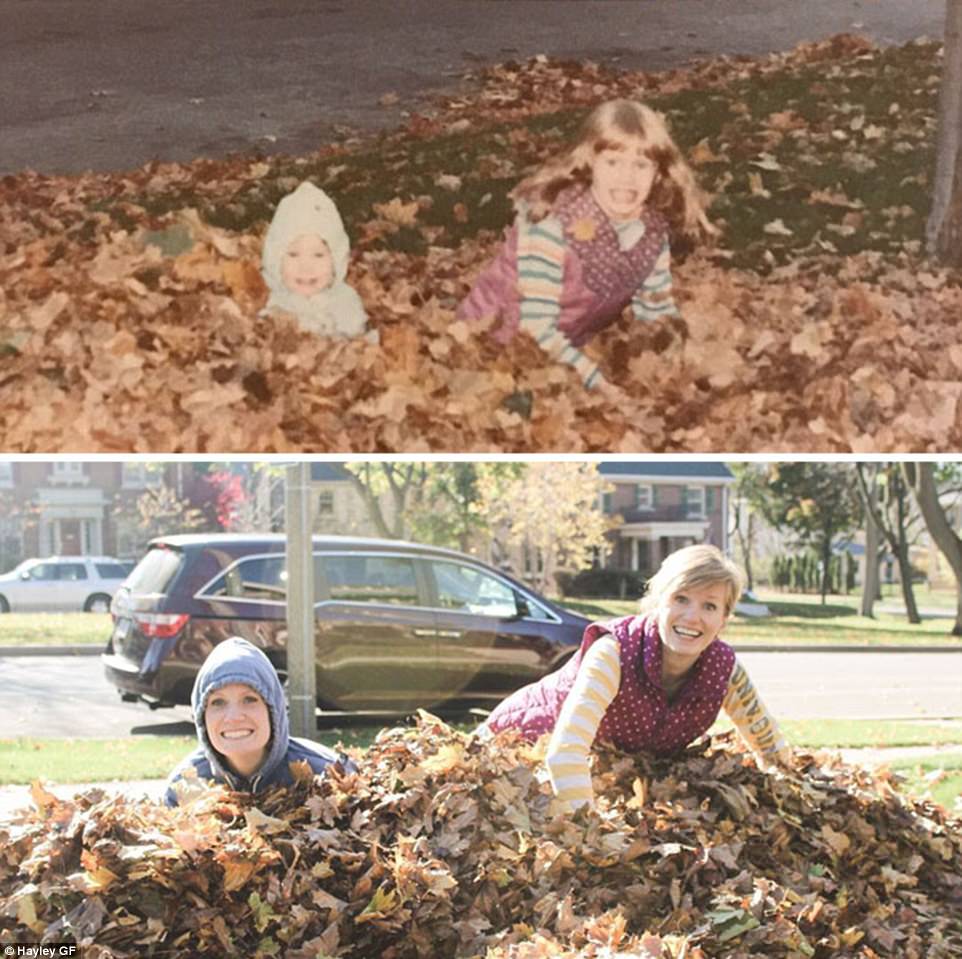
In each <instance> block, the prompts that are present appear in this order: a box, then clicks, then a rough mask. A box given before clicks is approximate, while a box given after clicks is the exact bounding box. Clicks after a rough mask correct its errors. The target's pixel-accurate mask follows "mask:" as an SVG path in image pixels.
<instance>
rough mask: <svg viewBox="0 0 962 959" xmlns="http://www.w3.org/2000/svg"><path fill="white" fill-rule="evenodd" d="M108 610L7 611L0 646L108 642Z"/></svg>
mask: <svg viewBox="0 0 962 959" xmlns="http://www.w3.org/2000/svg"><path fill="white" fill-rule="evenodd" d="M110 628H111V621H110V614H109V613H4V614H3V615H0V646H88V645H93V646H105V645H106V644H107V640H108V639H109V638H110Z"/></svg>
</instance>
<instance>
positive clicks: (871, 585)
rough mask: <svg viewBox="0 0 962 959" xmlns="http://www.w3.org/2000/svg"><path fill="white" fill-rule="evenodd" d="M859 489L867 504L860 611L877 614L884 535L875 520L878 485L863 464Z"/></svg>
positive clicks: (860, 469) (866, 614)
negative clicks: (864, 469) (879, 556)
mask: <svg viewBox="0 0 962 959" xmlns="http://www.w3.org/2000/svg"><path fill="white" fill-rule="evenodd" d="M856 475H857V477H858V489H859V493H860V494H861V496H862V502H863V503H864V504H865V580H864V582H863V583H862V602H861V605H860V606H859V613H861V615H862V616H868V617H869V618H873V617H874V616H875V610H874V607H875V598H876V597H877V596H878V592H879V574H878V551H879V546H880V545H881V542H882V537H881V534H880V531H879V528H878V524H877V523H876V521H875V515H876V510H877V504H878V487H877V486H876V484H875V483H872V484H871V485H869V483H868V482H866V480H865V476H864V474H863V473H862V464H861V463H858V464H857V472H856Z"/></svg>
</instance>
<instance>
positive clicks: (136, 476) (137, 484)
mask: <svg viewBox="0 0 962 959" xmlns="http://www.w3.org/2000/svg"><path fill="white" fill-rule="evenodd" d="M120 485H121V486H123V488H124V489H146V488H147V486H148V485H149V480H148V475H147V464H146V463H123V464H121V468H120Z"/></svg>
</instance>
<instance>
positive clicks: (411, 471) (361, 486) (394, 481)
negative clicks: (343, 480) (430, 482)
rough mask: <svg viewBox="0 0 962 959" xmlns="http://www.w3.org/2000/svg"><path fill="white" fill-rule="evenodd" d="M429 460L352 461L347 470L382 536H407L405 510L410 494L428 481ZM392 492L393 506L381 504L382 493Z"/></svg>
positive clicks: (395, 537) (388, 537) (387, 537)
mask: <svg viewBox="0 0 962 959" xmlns="http://www.w3.org/2000/svg"><path fill="white" fill-rule="evenodd" d="M427 465H428V464H426V463H383V462H382V463H368V462H365V463H349V464H347V473H348V475H349V476H350V478H351V483H352V484H353V486H354V488H355V489H356V490H357V492H358V493H359V494H360V496H361V499H362V500H363V501H364V505H365V506H366V507H367V511H368V515H369V516H370V517H371V520H372V521H373V522H374V525H375V526H376V527H377V530H378V532H379V533H380V534H381V536H383V537H385V538H386V539H404V538H405V537H406V536H408V535H409V533H408V527H407V521H406V512H407V505H408V498H409V497H410V496H411V494H412V492H413V491H414V490H415V489H416V488H417V487H419V486H421V485H422V484H423V483H424V482H425V478H426V475H425V473H426V467H427ZM385 492H387V493H389V494H390V501H391V504H392V506H393V509H391V510H390V511H386V510H384V509H382V508H381V496H382V494H384V493H385Z"/></svg>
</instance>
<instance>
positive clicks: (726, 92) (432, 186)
mask: <svg viewBox="0 0 962 959" xmlns="http://www.w3.org/2000/svg"><path fill="white" fill-rule="evenodd" d="M760 63H761V66H760V67H757V68H756V67H751V66H749V65H747V64H745V63H742V64H741V65H734V64H732V65H728V66H726V65H725V62H724V61H719V62H718V63H717V64H715V65H714V68H713V70H714V73H713V74H712V71H711V70H710V71H708V73H706V74H704V75H703V76H704V77H707V79H697V80H695V81H694V82H692V83H689V84H686V83H684V82H681V83H679V82H678V80H677V77H672V76H667V77H666V79H665V80H664V81H663V80H662V79H660V78H659V77H658V76H657V75H650V76H641V75H627V74H626V75H620V74H618V73H617V72H616V71H605V78H604V83H603V84H600V85H598V84H596V83H595V82H593V81H591V80H589V79H581V80H579V81H577V82H579V83H581V85H582V86H583V87H585V88H586V89H591V88H593V87H596V86H597V87H598V90H599V93H598V99H599V100H603V99H609V98H611V97H614V96H618V95H622V96H625V95H629V96H631V95H633V96H638V95H639V91H640V90H643V91H644V92H643V93H641V95H642V96H643V97H644V99H645V100H646V101H647V102H648V103H650V104H651V105H652V106H654V107H655V108H657V109H658V110H660V111H662V112H663V113H665V114H666V115H667V117H668V118H669V120H670V123H671V127H672V132H673V135H674V137H675V139H676V140H677V142H678V143H679V145H680V146H681V147H682V149H683V150H684V151H685V152H686V153H687V154H689V155H691V156H692V159H693V163H694V164H695V167H696V169H697V173H698V176H699V179H700V181H701V183H702V185H703V186H704V187H705V188H706V189H707V190H708V191H709V192H710V193H711V194H712V195H713V196H714V198H715V199H714V204H713V207H712V211H711V213H712V217H713V219H714V220H716V221H717V222H718V223H719V224H720V225H721V226H722V227H723V229H724V240H723V245H724V247H726V248H727V249H728V250H729V251H730V253H731V261H732V263H733V264H734V265H736V266H744V267H747V268H749V269H760V268H763V265H764V264H769V265H772V264H774V263H777V262H780V263H784V262H787V261H788V260H791V259H793V258H794V257H796V256H798V255H799V254H800V253H806V254H807V253H814V254H822V253H825V252H828V253H839V254H843V255H844V254H850V253H855V252H859V251H862V250H877V251H879V252H883V253H892V254H900V253H902V252H903V251H904V250H905V249H906V248H910V249H911V248H913V247H914V248H915V249H919V248H920V246H921V241H922V237H923V227H924V220H925V216H926V214H927V212H928V207H929V194H930V184H929V182H928V171H929V169H930V168H931V166H932V163H933V156H934V143H933V128H934V124H933V122H932V117H933V116H934V111H935V101H936V95H937V91H938V83H939V69H940V64H939V59H938V45H937V44H935V43H925V44H922V43H913V44H908V45H905V46H902V47H892V48H886V49H880V50H869V49H849V50H840V51H836V52H834V53H830V54H827V56H825V57H815V58H808V59H806V58H804V57H794V58H793V57H788V58H786V59H784V60H783V61H782V62H781V64H778V65H775V66H773V65H772V64H771V63H768V64H765V63H764V62H763V61H760ZM539 69H540V70H542V71H545V70H547V71H549V72H550V71H552V70H554V71H557V72H558V75H557V76H556V77H555V76H554V75H553V74H550V73H549V75H548V76H547V77H546V76H543V75H541V76H539V73H538V71H539ZM583 69H585V68H583V67H581V66H580V65H578V64H567V65H565V66H564V67H562V68H558V67H556V66H554V65H550V64H549V65H542V66H541V67H539V66H537V65H535V66H534V67H532V66H531V65H530V64H529V65H526V66H525V67H522V68H520V69H519V70H518V71H517V75H516V79H515V81H514V83H515V87H514V88H512V90H510V91H504V92H509V93H513V94H514V95H515V96H514V97H512V96H506V97H505V99H506V100H508V101H513V103H512V106H510V107H509V108H508V109H507V110H506V111H503V112H502V111H499V110H498V109H497V107H496V106H495V101H493V100H492V99H490V98H489V99H488V100H486V101H484V103H483V107H482V109H480V110H479V109H474V110H473V111H472V112H471V113H470V116H471V122H470V123H469V124H467V125H465V124H463V123H462V124H461V125H460V126H459V125H458V124H457V123H453V124H452V123H450V121H451V120H454V119H455V117H454V116H453V115H452V116H451V117H450V119H449V121H448V122H447V123H445V122H442V123H440V124H436V125H433V126H432V125H431V124H430V123H429V124H427V125H423V124H422V125H421V126H420V127H419V126H418V125H417V124H414V125H413V126H412V128H411V129H410V130H402V131H399V132H397V133H394V134H382V135H378V136H374V137H366V138H361V139H360V140H359V141H354V142H353V143H348V144H333V145H330V146H328V147H325V148H324V149H322V150H321V151H320V152H319V153H317V154H313V155H308V156H302V157H276V158H258V160H257V163H256V167H257V170H258V173H257V175H256V177H245V176H242V177H241V178H240V179H237V178H235V177H234V176H232V175H227V174H225V173H221V174H220V175H218V170H219V168H218V166H217V165H216V164H212V163H209V162H206V161H205V163H206V165H205V163H201V162H200V161H198V164H199V167H203V170H200V169H198V171H197V175H195V176H194V177H190V178H184V177H173V178H170V180H169V181H167V182H157V181H156V178H151V179H150V181H149V183H146V184H144V185H143V186H141V187H139V188H138V187H134V186H132V185H131V186H128V187H126V188H125V191H124V193H123V195H119V194H118V192H117V191H116V190H114V191H112V192H111V193H110V194H109V195H105V196H104V197H102V198H101V199H100V200H98V201H96V202H95V204H94V205H93V206H92V207H91V212H99V213H106V214H107V215H108V216H110V217H111V218H112V219H113V220H115V221H116V222H117V223H118V225H120V226H124V227H126V228H133V226H134V225H135V224H136V223H137V217H136V216H134V218H133V219H131V216H132V212H133V213H135V214H137V215H138V216H139V215H140V214H141V213H143V212H146V213H147V214H148V215H149V216H150V217H154V218H157V217H161V216H163V215H164V214H165V213H167V212H170V211H175V210H179V209H182V208H194V209H199V212H200V213H201V216H202V218H203V219H204V220H205V221H206V222H208V223H210V224H213V225H215V226H218V227H221V228H224V229H229V230H233V231H237V232H248V231H251V230H258V229H261V228H262V227H263V226H264V225H265V224H266V223H267V222H268V221H269V220H270V218H271V216H272V214H273V212H274V209H275V207H276V205H277V202H278V200H279V199H280V198H281V197H282V196H283V195H284V194H285V193H287V192H289V191H290V190H292V189H293V188H294V187H295V186H296V185H297V183H298V182H300V181H301V180H303V179H306V178H310V179H312V180H313V181H314V182H315V183H317V184H318V185H320V186H322V187H323V188H324V189H326V190H328V191H330V192H331V193H332V195H334V196H336V197H337V203H338V207H339V209H340V211H341V214H342V216H343V217H344V220H345V223H346V224H347V226H348V230H349V232H350V233H351V234H352V236H355V237H359V241H358V245H368V244H370V245H373V246H375V247H383V248H387V249H393V250H397V251H401V252H406V253H414V254H421V253H423V252H424V251H425V250H426V248H427V247H428V245H436V246H447V247H456V246H458V245H459V244H461V243H463V242H465V241H466V240H472V239H474V238H475V237H477V236H478V234H479V233H481V232H482V231H494V232H498V231H500V230H501V229H502V228H503V227H504V226H505V225H507V224H508V223H509V222H510V221H511V219H512V217H513V213H512V207H511V203H510V201H509V200H508V192H509V191H510V190H511V189H512V188H513V187H514V186H515V184H516V183H517V182H518V180H519V179H520V178H521V177H522V176H523V175H524V174H525V173H526V172H528V171H529V170H530V169H531V168H532V167H534V166H536V165H538V164H540V163H543V162H544V160H545V159H547V158H548V157H551V156H556V155H557V154H558V153H559V152H560V151H561V150H562V149H563V148H564V146H565V145H566V144H567V143H568V142H569V141H570V139H571V138H572V136H573V134H574V133H575V131H576V130H577V128H578V126H579V125H580V123H581V121H582V120H583V118H584V117H585V115H586V114H587V112H588V110H589V109H590V106H591V104H585V103H581V104H577V105H574V106H562V102H559V100H558V99H557V98H556V97H555V98H551V97H547V98H539V97H537V96H528V97H527V98H525V97H524V96H523V94H521V91H522V90H523V89H524V88H525V87H527V86H529V85H537V84H539V83H540V84H542V85H545V86H547V87H550V86H551V84H552V82H553V83H554V85H555V87H557V84H558V82H559V80H560V79H561V72H560V71H567V72H568V73H569V74H570V75H571V77H573V78H576V77H577V76H578V72H579V70H583ZM498 75H499V71H490V72H489V74H488V77H489V81H490V82H492V83H494V84H497V83H498V82H499V81H498ZM500 77H501V81H500V82H501V83H506V82H508V81H506V80H505V77H506V71H504V70H502V71H500ZM585 77H586V78H587V74H585ZM492 78H493V79H492ZM586 84H587V86H585V85H586ZM466 96H467V97H468V98H470V97H471V94H470V93H468V94H466ZM525 100H526V107H525V108H520V107H519V106H518V104H520V103H521V102H524V101H525ZM459 116H461V118H462V119H463V117H464V116H465V114H460V115H459ZM247 166H250V161H249V160H248V161H247ZM235 172H236V171H235ZM452 183H456V184H457V188H456V189H455V188H453V187H452V186H451V184H452ZM394 200H397V201H399V202H400V203H404V204H409V203H416V205H417V210H418V212H417V222H416V223H414V222H411V223H407V222H403V220H402V222H400V225H399V226H397V228H393V229H391V230H388V231H386V232H383V231H374V232H373V233H371V234H370V236H369V237H365V236H364V230H363V227H362V225H363V224H366V223H370V222H372V221H374V220H376V219H378V217H379V215H380V214H379V212H378V210H377V207H378V206H382V205H384V204H390V203H391V202H392V201H394ZM779 223H780V224H782V227H781V228H780V229H771V228H770V227H771V225H772V224H779ZM766 227H768V228H769V229H766ZM84 228H85V227H84V226H83V225H79V226H78V229H81V230H82V229H84Z"/></svg>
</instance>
